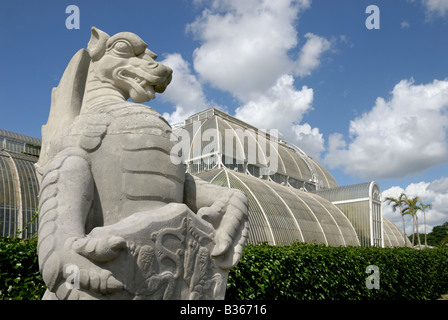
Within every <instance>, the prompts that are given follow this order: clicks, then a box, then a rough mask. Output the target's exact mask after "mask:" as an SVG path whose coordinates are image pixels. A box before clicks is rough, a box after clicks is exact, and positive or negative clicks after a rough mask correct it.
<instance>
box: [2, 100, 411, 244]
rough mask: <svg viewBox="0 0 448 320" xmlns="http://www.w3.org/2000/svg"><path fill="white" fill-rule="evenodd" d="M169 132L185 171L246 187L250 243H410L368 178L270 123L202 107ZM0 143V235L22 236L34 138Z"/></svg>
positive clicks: (27, 222)
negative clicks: (314, 154) (352, 179)
mask: <svg viewBox="0 0 448 320" xmlns="http://www.w3.org/2000/svg"><path fill="white" fill-rule="evenodd" d="M173 133H174V134H175V136H177V137H178V139H179V140H178V141H179V142H178V143H177V144H176V146H175V148H173V150H172V153H171V156H172V157H173V156H174V157H178V159H180V160H182V161H183V163H184V164H185V170H186V171H187V172H189V173H191V174H193V175H197V176H198V177H200V178H202V179H204V180H206V181H209V182H211V183H214V184H218V185H223V186H227V187H231V188H236V189H239V190H242V191H243V192H244V193H245V194H246V195H247V197H248V199H249V224H250V231H249V232H250V234H249V241H250V242H252V243H258V242H267V243H269V244H272V245H285V244H289V243H292V242H294V241H301V242H308V243H321V244H326V245H330V246H379V247H395V246H410V242H409V240H407V238H406V240H407V241H405V236H404V234H403V233H402V232H401V230H400V229H399V228H398V227H397V226H396V225H395V224H394V223H392V222H391V221H390V220H387V219H385V218H384V217H383V215H382V209H381V208H382V207H381V192H380V189H379V186H378V185H377V184H376V183H375V182H367V183H363V184H358V185H352V186H338V184H337V182H336V180H335V179H334V177H333V176H332V175H331V174H330V173H329V172H328V171H327V170H326V169H325V168H324V167H323V166H321V165H320V164H319V163H318V162H317V161H315V160H314V159H312V158H311V157H309V156H308V155H306V153H305V152H303V151H302V150H301V149H300V148H299V147H297V146H295V145H293V144H291V143H288V142H287V141H285V140H283V139H282V138H281V135H280V134H279V133H278V132H276V131H272V130H271V131H266V130H259V129H257V128H255V127H253V126H251V125H249V124H247V123H245V122H243V121H241V120H239V119H237V118H234V117H232V116H230V115H229V114H227V113H225V112H223V111H220V110H218V109H215V108H210V109H207V110H204V111H202V112H200V113H198V114H195V115H193V116H191V117H189V118H188V119H186V120H185V122H184V123H182V124H181V125H174V126H173ZM174 138H175V137H174ZM0 143H1V149H0V179H1V182H0V187H1V189H0V236H13V237H14V236H19V237H28V236H30V235H31V233H32V232H33V231H35V230H36V229H37V219H35V221H34V220H32V219H33V213H34V212H35V211H36V210H37V204H38V201H37V197H38V191H39V190H38V188H39V186H38V182H37V178H36V173H35V168H34V164H35V163H36V162H37V160H38V156H39V152H40V147H41V141H40V140H39V139H36V138H32V137H28V136H24V135H20V134H16V133H12V132H9V131H5V130H0ZM25 226H26V227H27V228H25ZM24 228H25V230H23V232H20V230H22V229H24Z"/></svg>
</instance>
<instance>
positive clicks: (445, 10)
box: [422, 0, 448, 19]
mask: <svg viewBox="0 0 448 320" xmlns="http://www.w3.org/2000/svg"><path fill="white" fill-rule="evenodd" d="M422 4H423V6H424V7H425V10H426V16H427V18H428V19H431V18H432V17H434V16H439V17H444V16H446V15H447V14H448V1H447V0H422Z"/></svg>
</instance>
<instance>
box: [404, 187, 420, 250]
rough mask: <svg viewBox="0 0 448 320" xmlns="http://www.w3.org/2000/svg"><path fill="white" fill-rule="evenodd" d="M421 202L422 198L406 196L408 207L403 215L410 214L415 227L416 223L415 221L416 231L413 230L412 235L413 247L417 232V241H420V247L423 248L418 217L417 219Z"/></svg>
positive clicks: (405, 200) (405, 201)
mask: <svg viewBox="0 0 448 320" xmlns="http://www.w3.org/2000/svg"><path fill="white" fill-rule="evenodd" d="M419 201H420V197H418V196H415V197H413V198H409V197H408V196H405V198H404V203H405V205H406V207H405V208H404V209H403V213H404V214H410V215H411V216H412V219H413V220H412V221H413V225H414V221H415V228H416V230H413V233H412V245H414V234H415V232H417V241H418V245H419V247H420V248H421V246H422V243H421V241H420V233H419V230H418V217H417V212H418V210H420V207H419V206H418V203H419Z"/></svg>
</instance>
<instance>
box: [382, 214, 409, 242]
mask: <svg viewBox="0 0 448 320" xmlns="http://www.w3.org/2000/svg"><path fill="white" fill-rule="evenodd" d="M383 226H384V246H385V247H411V246H412V245H411V241H409V239H408V237H406V236H405V235H404V234H403V231H401V230H400V229H399V228H398V226H397V225H396V224H395V223H393V222H392V221H390V220H389V219H387V218H383Z"/></svg>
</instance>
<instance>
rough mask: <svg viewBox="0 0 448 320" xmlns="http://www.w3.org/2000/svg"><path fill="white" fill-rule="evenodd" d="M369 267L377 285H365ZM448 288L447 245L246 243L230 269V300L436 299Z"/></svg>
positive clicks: (228, 288)
mask: <svg viewBox="0 0 448 320" xmlns="http://www.w3.org/2000/svg"><path fill="white" fill-rule="evenodd" d="M369 265H376V266H377V267H378V268H379V271H380V274H379V279H380V288H379V289H368V288H367V286H366V280H367V278H368V277H369V275H370V273H366V268H367V267H368V266H369ZM447 292H448V249H444V248H437V249H425V250H416V249H412V248H364V247H327V246H324V245H310V244H305V243H294V244H291V245H288V246H281V247H280V246H270V245H267V244H261V245H248V246H246V247H245V248H244V253H243V257H242V259H241V261H240V263H239V264H238V265H237V266H236V267H235V268H233V269H232V270H231V271H230V274H229V279H228V283H227V293H226V299H229V300H251V299H256V300H274V299H276V300H277V299H278V300H287V299H296V300H322V299H333V300H391V299H399V300H402V299H437V298H438V297H439V296H440V295H441V294H444V293H447Z"/></svg>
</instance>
